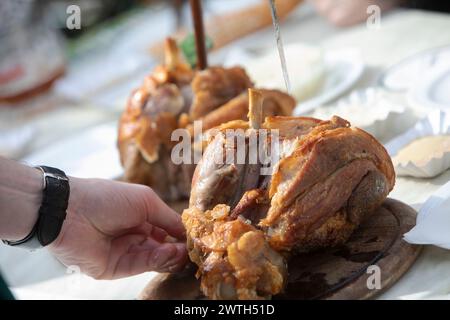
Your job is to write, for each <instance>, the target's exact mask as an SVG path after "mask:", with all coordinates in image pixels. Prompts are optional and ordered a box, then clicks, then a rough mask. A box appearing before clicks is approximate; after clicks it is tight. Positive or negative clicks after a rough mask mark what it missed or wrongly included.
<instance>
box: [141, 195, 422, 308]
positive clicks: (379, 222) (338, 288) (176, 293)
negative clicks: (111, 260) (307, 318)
mask: <svg viewBox="0 0 450 320" xmlns="http://www.w3.org/2000/svg"><path fill="white" fill-rule="evenodd" d="M185 205H186V204H183V203H178V204H176V205H175V206H174V207H175V209H178V210H180V209H181V208H182V207H183V206H185ZM415 221H416V212H415V211H414V210H413V209H412V208H411V207H409V206H407V205H406V204H404V203H402V202H400V201H397V200H393V199H387V200H386V201H385V202H384V204H383V205H382V206H381V207H380V208H379V209H378V211H377V212H376V213H374V214H373V216H371V218H369V219H367V221H366V222H365V223H363V224H362V225H361V226H360V228H359V229H358V230H357V231H355V233H354V234H353V235H352V237H351V238H350V239H349V241H348V242H347V243H346V244H345V245H344V246H342V247H339V248H333V249H327V250H323V251H320V252H314V253H308V254H301V255H297V256H295V257H293V258H292V259H291V260H290V261H289V278H288V284H287V286H286V289H285V291H284V293H282V294H279V295H276V296H274V297H273V299H369V298H373V297H375V296H376V295H378V294H380V293H381V292H382V291H383V290H386V289H387V288H389V287H390V286H391V285H392V284H394V283H395V282H396V281H397V280H398V279H399V278H400V277H401V276H402V275H403V274H404V273H405V272H406V271H407V270H408V269H409V268H410V267H411V265H412V264H413V263H414V261H415V260H416V258H417V257H418V255H419V253H420V250H421V246H416V245H411V244H408V243H406V242H405V241H403V240H402V236H403V234H404V233H405V232H407V231H409V230H410V229H411V228H412V227H413V226H414V225H415ZM371 265H376V266H378V267H379V274H380V284H381V287H380V289H376V288H375V289H369V288H368V285H367V282H368V280H369V283H370V284H376V281H373V274H374V273H373V271H372V272H370V273H368V270H371V269H372V268H370V269H368V267H369V266H371ZM195 269H196V268H195V266H190V267H189V268H187V269H186V270H185V271H184V272H182V273H178V274H160V275H158V276H157V277H155V278H153V279H152V281H150V283H149V284H148V285H147V286H146V288H145V289H144V290H143V291H142V293H141V295H140V297H139V298H140V299H144V300H154V299H204V296H203V295H202V294H201V292H200V288H199V281H198V280H197V279H195V277H194V273H195ZM369 277H372V278H370V279H369Z"/></svg>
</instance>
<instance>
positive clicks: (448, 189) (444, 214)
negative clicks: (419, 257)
mask: <svg viewBox="0 0 450 320" xmlns="http://www.w3.org/2000/svg"><path fill="white" fill-rule="evenodd" d="M404 239H405V240H406V241H407V242H409V243H414V244H432V245H435V246H438V247H441V248H444V249H450V181H449V182H447V183H446V184H445V185H443V186H442V187H441V188H439V190H438V191H437V192H436V193H434V194H433V195H432V196H431V197H430V198H428V200H427V201H426V202H425V203H424V205H423V206H422V208H421V209H420V211H419V214H418V215H417V223H416V226H415V227H414V228H412V229H411V230H410V231H409V232H407V233H405V235H404Z"/></svg>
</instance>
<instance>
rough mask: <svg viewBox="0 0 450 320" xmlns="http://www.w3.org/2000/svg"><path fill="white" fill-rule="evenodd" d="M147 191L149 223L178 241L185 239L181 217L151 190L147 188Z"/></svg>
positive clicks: (146, 202)
mask: <svg viewBox="0 0 450 320" xmlns="http://www.w3.org/2000/svg"><path fill="white" fill-rule="evenodd" d="M146 190H147V191H146V194H145V204H146V211H147V222H149V223H151V224H152V225H154V226H156V227H159V228H161V229H163V230H165V231H167V233H168V234H170V235H171V236H173V237H175V238H177V239H185V238H186V232H185V229H184V226H183V223H182V222H181V216H180V215H179V214H178V213H177V212H176V211H174V210H173V209H172V208H170V207H169V206H168V205H167V204H166V203H164V201H162V200H161V199H160V198H159V197H158V195H157V194H156V193H155V192H154V191H153V190H152V189H151V188H146Z"/></svg>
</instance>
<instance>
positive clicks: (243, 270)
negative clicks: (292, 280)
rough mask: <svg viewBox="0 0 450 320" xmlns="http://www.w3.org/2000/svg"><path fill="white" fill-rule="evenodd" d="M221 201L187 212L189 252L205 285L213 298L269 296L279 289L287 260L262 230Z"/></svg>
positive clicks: (205, 291)
mask: <svg viewBox="0 0 450 320" xmlns="http://www.w3.org/2000/svg"><path fill="white" fill-rule="evenodd" d="M229 213H230V208H229V207H228V206H225V205H218V206H216V207H214V208H213V209H212V210H207V211H201V210H199V209H198V208H196V207H192V208H189V209H186V210H185V211H184V212H183V216H182V218H183V223H184V225H185V226H186V230H187V239H188V249H189V256H190V258H191V260H192V261H193V262H195V263H196V264H197V265H198V266H199V269H198V272H197V276H198V277H200V278H201V289H202V291H203V292H204V293H205V295H206V296H208V297H210V298H212V299H267V298H270V297H271V296H272V295H274V294H277V293H279V292H280V291H281V290H282V288H283V286H284V281H285V280H284V279H285V278H286V273H287V269H286V262H285V260H284V258H283V257H282V255H280V254H278V253H277V252H276V251H274V250H272V249H271V247H270V246H269V245H268V243H267V242H266V240H265V237H264V234H263V232H262V231H261V230H258V229H256V228H255V227H254V226H252V225H251V223H249V222H248V221H245V220H243V219H235V220H231V219H230V217H229Z"/></svg>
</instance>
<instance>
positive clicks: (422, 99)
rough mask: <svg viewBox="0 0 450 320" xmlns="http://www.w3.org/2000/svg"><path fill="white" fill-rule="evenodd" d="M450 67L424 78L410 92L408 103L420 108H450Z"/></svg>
mask: <svg viewBox="0 0 450 320" xmlns="http://www.w3.org/2000/svg"><path fill="white" fill-rule="evenodd" d="M449 88H450V65H449V66H447V67H442V69H438V70H435V71H434V72H431V73H429V74H428V75H426V76H424V77H423V80H422V81H419V82H417V83H416V84H415V85H414V86H413V87H412V88H411V89H410V90H409V92H408V96H407V98H408V102H409V103H410V104H411V105H415V106H418V107H427V108H436V109H448V108H450V89H449Z"/></svg>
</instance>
